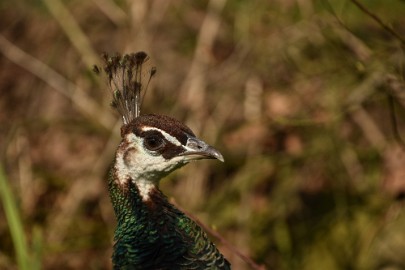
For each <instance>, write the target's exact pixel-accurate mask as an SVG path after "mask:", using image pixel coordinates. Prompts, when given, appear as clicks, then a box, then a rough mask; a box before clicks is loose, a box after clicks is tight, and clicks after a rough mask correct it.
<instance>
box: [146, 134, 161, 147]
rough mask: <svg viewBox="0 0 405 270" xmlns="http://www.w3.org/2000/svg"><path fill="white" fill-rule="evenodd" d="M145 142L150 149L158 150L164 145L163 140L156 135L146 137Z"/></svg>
mask: <svg viewBox="0 0 405 270" xmlns="http://www.w3.org/2000/svg"><path fill="white" fill-rule="evenodd" d="M144 144H145V146H146V148H148V149H149V150H157V149H159V148H160V147H162V146H163V140H162V139H161V138H159V137H156V136H150V137H147V138H145V143H144Z"/></svg>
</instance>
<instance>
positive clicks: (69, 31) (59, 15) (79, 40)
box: [43, 0, 100, 67]
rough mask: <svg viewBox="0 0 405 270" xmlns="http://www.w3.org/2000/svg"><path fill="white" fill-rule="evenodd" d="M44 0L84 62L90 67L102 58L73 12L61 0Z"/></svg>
mask: <svg viewBox="0 0 405 270" xmlns="http://www.w3.org/2000/svg"><path fill="white" fill-rule="evenodd" d="M43 2H44V3H45V5H46V7H47V8H48V10H49V11H50V12H51V14H52V16H53V17H54V18H55V20H56V21H57V22H58V23H59V25H60V26H61V27H62V29H63V31H65V33H66V35H67V37H68V38H69V40H70V42H71V43H72V44H73V46H74V47H75V48H76V49H77V51H78V52H79V53H80V55H81V57H82V59H83V61H84V63H85V64H86V65H87V66H88V67H92V66H93V65H94V64H97V63H98V62H99V61H100V59H99V57H98V55H97V54H96V53H95V52H94V50H93V48H92V46H91V43H90V40H89V39H88V38H87V36H86V34H85V33H84V32H83V31H82V29H81V28H80V26H79V24H78V23H77V21H76V19H75V18H74V17H73V15H72V13H70V11H69V10H68V9H67V8H66V7H65V5H64V4H63V3H62V2H61V1H60V0H44V1H43Z"/></svg>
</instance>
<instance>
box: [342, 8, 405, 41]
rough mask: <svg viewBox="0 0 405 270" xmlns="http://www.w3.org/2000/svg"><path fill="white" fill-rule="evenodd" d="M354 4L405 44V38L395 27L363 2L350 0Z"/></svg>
mask: <svg viewBox="0 0 405 270" xmlns="http://www.w3.org/2000/svg"><path fill="white" fill-rule="evenodd" d="M350 1H351V2H352V3H353V4H355V5H356V6H357V7H358V8H359V9H360V10H361V11H363V12H364V13H365V14H367V15H368V16H370V17H371V18H372V19H373V20H374V21H376V22H377V23H378V24H379V25H380V26H381V27H382V28H384V29H385V30H386V31H387V32H388V33H390V34H391V35H392V36H394V37H395V38H397V39H398V40H399V41H401V43H402V45H405V39H403V38H402V37H401V36H400V35H399V34H398V33H397V32H395V30H394V29H392V28H391V27H390V26H388V25H387V24H385V23H384V22H383V21H382V20H381V19H380V18H379V17H378V16H377V15H375V14H374V13H372V12H371V11H370V10H368V9H367V8H366V7H365V6H364V5H363V4H361V3H359V2H358V1H357V0H350Z"/></svg>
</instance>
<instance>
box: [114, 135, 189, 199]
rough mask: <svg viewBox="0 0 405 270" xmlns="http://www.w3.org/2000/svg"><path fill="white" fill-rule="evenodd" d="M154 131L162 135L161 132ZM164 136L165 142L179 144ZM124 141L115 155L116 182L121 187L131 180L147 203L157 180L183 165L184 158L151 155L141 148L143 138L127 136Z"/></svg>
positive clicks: (172, 138) (169, 136) (156, 184)
mask: <svg viewBox="0 0 405 270" xmlns="http://www.w3.org/2000/svg"><path fill="white" fill-rule="evenodd" d="M150 129H153V128H150ZM156 130H158V131H159V132H162V134H163V131H161V130H159V129H156ZM166 134H167V133H166ZM166 134H163V135H164V136H165V138H166V139H167V140H169V138H171V140H175V142H177V143H179V142H178V141H177V140H176V139H175V138H174V137H173V136H171V135H169V134H167V136H166ZM124 140H125V141H123V142H122V143H121V144H120V146H119V148H118V151H117V154H116V163H115V169H116V172H117V178H118V179H117V182H118V184H120V185H122V186H123V185H125V184H126V183H127V181H128V180H129V179H132V181H133V183H134V184H135V185H136V186H137V187H138V189H139V192H140V195H141V197H142V200H143V201H148V200H149V198H150V196H149V194H150V192H151V191H152V190H153V189H154V188H156V187H157V186H158V184H159V180H160V179H161V178H162V177H164V176H166V175H167V174H169V173H170V172H172V171H173V170H175V169H176V168H178V167H181V166H182V165H184V164H185V162H182V161H183V160H184V157H177V158H173V159H171V160H166V159H165V158H164V157H162V156H159V155H157V156H156V155H152V154H151V153H150V152H149V151H148V150H146V149H145V148H144V147H143V138H139V137H137V136H136V135H135V134H127V135H126V136H125V139H124ZM169 141H170V140H169ZM173 143H174V141H173Z"/></svg>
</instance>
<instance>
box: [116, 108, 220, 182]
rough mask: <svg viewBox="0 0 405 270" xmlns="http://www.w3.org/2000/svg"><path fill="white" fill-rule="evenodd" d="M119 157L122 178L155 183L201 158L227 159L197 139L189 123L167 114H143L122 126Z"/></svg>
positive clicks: (118, 167) (117, 162)
mask: <svg viewBox="0 0 405 270" xmlns="http://www.w3.org/2000/svg"><path fill="white" fill-rule="evenodd" d="M121 136H122V142H121V144H120V146H119V148H118V151H117V156H116V166H117V171H118V172H119V173H120V174H124V175H121V177H119V178H120V179H122V180H123V181H126V180H127V179H132V181H135V182H138V184H144V185H156V184H158V182H159V180H160V179H161V178H162V177H164V176H166V175H167V174H169V173H170V172H172V171H174V170H176V169H178V168H180V167H182V166H184V165H186V164H187V163H189V162H190V161H194V160H199V159H218V160H220V161H224V158H223V156H222V155H221V153H220V152H219V151H218V150H216V149H215V148H213V147H212V146H210V145H208V144H207V143H205V142H204V141H202V140H201V139H199V138H197V137H196V136H195V135H194V133H193V132H192V131H191V129H190V128H188V127H187V126H186V125H184V124H182V123H181V122H179V121H177V120H176V119H173V118H171V117H168V116H163V115H155V114H150V115H142V116H139V117H137V118H135V119H134V120H133V121H131V122H130V123H129V124H127V125H124V126H123V127H122V129H121Z"/></svg>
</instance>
